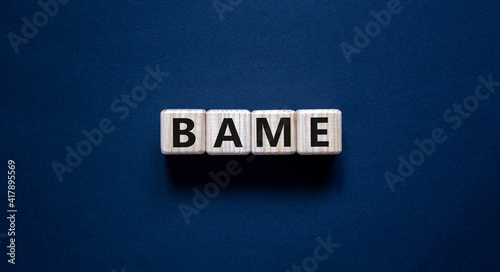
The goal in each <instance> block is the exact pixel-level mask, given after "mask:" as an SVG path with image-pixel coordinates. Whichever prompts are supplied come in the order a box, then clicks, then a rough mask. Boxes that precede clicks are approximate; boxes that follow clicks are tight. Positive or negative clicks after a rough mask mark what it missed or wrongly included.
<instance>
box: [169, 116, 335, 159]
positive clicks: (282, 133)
mask: <svg viewBox="0 0 500 272" xmlns="http://www.w3.org/2000/svg"><path fill="white" fill-rule="evenodd" d="M161 151H162V153H163V154H203V153H205V152H207V153H208V154H210V155H245V154H249V153H253V154H256V155H285V154H294V153H296V152H297V153H299V154H302V155H321V154H339V153H340V152H341V151H342V113H341V112H340V111H339V110H336V109H317V110H297V111H293V110H255V111H253V112H250V111H248V110H209V111H205V110H198V109H189V110H163V111H162V112H161Z"/></svg>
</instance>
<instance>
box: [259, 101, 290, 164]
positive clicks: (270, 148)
mask: <svg viewBox="0 0 500 272" xmlns="http://www.w3.org/2000/svg"><path fill="white" fill-rule="evenodd" d="M295 125H296V124H295V111H293V110H256V111H253V112H252V153H253V154H256V155H285V154H293V153H295V151H296V150H297V137H296V136H297V135H296V134H297V132H296V129H295Z"/></svg>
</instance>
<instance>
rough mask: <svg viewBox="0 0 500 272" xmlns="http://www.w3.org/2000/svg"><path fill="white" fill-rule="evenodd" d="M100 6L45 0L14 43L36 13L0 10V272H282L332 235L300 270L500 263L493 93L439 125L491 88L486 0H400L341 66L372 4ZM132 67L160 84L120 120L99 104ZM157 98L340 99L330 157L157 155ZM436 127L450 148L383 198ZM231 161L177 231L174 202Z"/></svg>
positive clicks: (490, 13)
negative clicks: (28, 30) (16, 41)
mask: <svg viewBox="0 0 500 272" xmlns="http://www.w3.org/2000/svg"><path fill="white" fill-rule="evenodd" d="M105 2H106V3H100V2H95V3H88V2H82V1H72V2H70V3H68V4H67V5H63V6H61V7H60V11H59V13H58V14H57V15H56V16H55V17H54V18H50V20H49V23H48V25H47V26H46V27H43V28H40V29H39V32H38V34H37V35H36V36H35V37H34V38H32V39H30V40H29V43H28V44H22V45H20V46H19V53H17V54H16V53H14V50H13V49H12V47H11V45H10V43H9V40H8V38H7V34H8V33H9V32H15V33H17V34H18V35H20V34H21V33H20V32H21V26H22V24H23V23H22V22H21V18H22V17H23V16H26V17H28V18H30V19H31V18H32V16H33V14H34V13H35V12H37V11H39V10H40V7H39V6H38V5H37V1H34V0H31V1H14V0H8V1H4V3H3V8H2V9H1V11H0V15H1V16H0V21H1V24H0V30H1V31H0V33H3V34H4V36H3V37H4V38H2V42H1V43H0V57H1V63H2V66H1V71H0V73H1V80H2V91H1V94H0V113H1V116H2V118H1V121H0V125H1V128H0V129H1V136H0V142H1V150H0V158H1V162H0V168H1V167H3V169H4V170H3V171H7V160H9V159H13V160H15V161H16V165H17V168H16V180H17V187H16V194H17V195H16V196H17V199H16V203H17V206H18V207H17V208H18V210H19V212H18V214H17V217H18V218H17V221H16V240H17V244H16V249H17V251H16V253H17V255H16V262H17V264H16V265H15V266H12V265H10V264H7V256H6V254H5V252H6V251H7V249H6V248H5V246H6V245H7V239H6V238H2V239H0V241H1V243H0V247H1V248H3V249H2V250H1V254H0V255H1V256H3V257H1V258H0V260H1V262H0V271H11V270H12V271H105V272H109V271H112V269H115V270H116V271H118V270H120V271H121V269H122V268H123V267H125V268H126V271H127V272H130V271H285V270H287V269H289V268H290V267H291V266H292V265H293V264H297V265H300V263H301V262H302V260H303V259H304V258H306V257H310V256H313V250H314V248H315V247H316V246H317V245H318V242H317V241H316V238H317V237H322V238H323V239H326V237H327V236H328V235H331V239H332V241H334V242H337V243H340V244H341V246H340V248H338V249H337V250H335V252H334V253H333V254H332V255H331V256H330V257H329V258H328V259H327V260H326V261H324V262H320V263H319V266H318V269H317V271H446V270H448V271H498V270H500V259H499V258H498V256H500V245H499V242H500V219H499V204H500V183H499V181H500V180H499V178H500V167H499V166H500V165H499V160H498V159H499V155H500V137H499V132H500V119H499V118H498V109H499V106H500V97H499V93H500V91H499V90H500V88H499V89H497V92H494V93H493V94H492V95H491V96H490V98H488V99H487V100H485V101H481V104H480V106H479V108H478V110H477V111H475V112H473V113H472V114H471V116H470V118H468V119H465V120H463V124H462V126H461V127H460V128H459V129H457V130H452V129H451V128H450V127H451V126H450V124H448V123H446V122H444V121H443V113H444V112H445V111H446V110H447V109H449V108H451V107H452V105H453V104H454V103H462V102H463V100H464V98H466V97H467V96H469V95H473V94H474V89H475V87H476V85H477V84H478V83H479V81H478V80H477V77H478V76H483V77H486V78H487V77H488V75H489V74H492V77H493V79H494V80H496V81H500V69H499V68H500V65H499V56H500V31H499V30H500V16H498V15H499V8H500V3H499V2H498V1H493V0H491V1H480V2H478V1H468V2H467V3H466V2H465V1H451V0H450V1H413V2H410V1H407V0H405V1H402V2H401V5H402V6H403V7H404V9H403V11H402V12H401V13H400V14H399V15H395V16H393V18H392V21H391V23H390V24H389V25H388V26H387V27H386V28H384V29H382V31H381V33H380V35H378V36H377V37H375V38H373V39H372V40H371V43H370V44H369V45H368V46H367V47H366V48H364V49H362V50H361V52H360V53H359V54H355V55H353V58H352V59H353V60H352V63H348V62H347V61H346V59H345V58H344V56H343V55H342V52H341V50H340V48H339V44H340V43H341V42H349V43H350V44H352V41H353V38H354V35H355V32H354V27H360V28H364V26H365V24H366V23H368V22H370V21H372V20H373V18H372V17H371V15H370V11H371V10H375V11H378V10H380V9H383V8H386V6H387V1H360V0H359V1H284V2H283V1H272V3H266V2H264V1H247V0H244V1H243V2H242V3H241V4H239V5H238V6H236V7H234V10H233V11H231V12H227V13H225V14H224V16H225V19H224V20H223V21H221V20H220V19H219V17H218V15H217V13H216V11H215V9H214V7H213V5H212V2H211V1H105ZM223 2H225V1H223ZM148 65H149V66H151V67H155V66H156V65H159V67H160V68H161V70H162V71H167V72H169V73H170V75H169V76H168V78H166V79H165V80H164V81H163V82H162V83H161V84H160V87H159V88H158V89H155V90H152V91H150V92H149V93H148V96H147V98H146V99H145V100H144V101H143V102H141V103H140V104H139V105H138V107H137V108H136V109H133V110H131V111H130V115H129V116H128V117H127V118H125V119H124V120H120V118H119V116H120V115H119V114H116V113H113V112H112V111H111V109H110V104H111V103H112V102H113V100H115V99H117V98H119V97H120V95H121V94H122V93H130V91H131V89H132V88H133V87H134V86H136V85H138V84H141V83H142V78H143V76H144V75H145V74H146V71H145V67H146V66H148ZM167 108H201V109H207V110H208V109H218V108H219V109H220V108H222V109H231V108H238V109H240V108H241V109H249V110H255V109H285V108H286V109H303V108H320V109H321V108H338V109H340V110H342V112H343V152H342V153H341V154H340V155H338V156H336V157H330V156H308V157H301V156H298V155H293V156H277V157H262V156H261V157H257V158H256V159H255V160H254V161H253V162H252V163H246V162H245V159H246V158H247V157H213V156H208V155H203V156H188V157H186V156H179V157H169V158H165V156H163V155H162V154H161V152H160V145H159V142H160V140H159V134H160V127H159V124H160V122H159V121H160V120H159V117H160V115H159V114H160V111H161V110H163V109H167ZM102 118H109V119H111V120H112V121H113V125H114V126H115V130H114V131H113V132H112V133H110V134H107V135H105V136H104V140H103V142H102V144H101V145H100V146H98V147H95V148H94V150H93V151H92V153H91V154H90V155H89V156H88V157H85V158H84V159H83V161H82V163H81V164H80V165H79V166H78V167H76V168H75V169H74V171H73V172H72V173H66V174H64V175H63V178H64V180H63V181H62V182H59V181H58V179H57V177H56V175H55V174H54V171H53V169H52V166H51V163H52V162H53V161H58V162H61V163H64V157H65V156H66V150H65V147H66V146H68V145H69V146H71V147H73V148H74V147H75V146H76V144H77V143H78V142H79V141H81V140H83V139H84V136H83V135H82V132H81V131H82V130H83V129H87V130H90V129H92V128H96V127H98V124H99V121H100V120H101V119H102ZM437 127H441V128H443V129H444V130H445V131H446V133H447V136H448V139H447V141H446V142H444V143H443V144H440V145H438V146H437V147H436V151H435V152H434V154H433V155H432V156H429V157H426V158H425V162H424V164H423V165H421V166H419V167H416V169H415V172H414V173H413V174H412V175H411V176H410V177H408V178H406V181H405V182H404V183H398V184H397V185H396V190H395V192H391V190H390V188H389V186H388V184H387V182H386V180H385V178H384V173H385V172H386V171H391V172H395V173H397V167H398V156H399V155H402V156H406V157H407V156H408V154H409V153H410V152H411V151H412V150H414V149H415V148H416V146H415V145H414V144H413V141H414V140H415V139H417V138H418V139H424V138H429V137H430V135H431V131H432V130H433V129H434V128H437ZM233 159H236V160H237V161H239V162H240V163H241V167H242V169H243V170H242V173H241V174H239V175H238V176H236V177H234V178H233V179H232V181H231V184H230V185H229V186H228V187H227V188H225V189H222V190H221V192H220V194H219V195H218V196H217V197H216V198H214V199H211V200H210V203H209V205H208V206H207V207H206V208H205V209H203V210H201V211H200V213H199V214H198V215H193V216H192V217H191V218H190V219H191V222H190V224H189V225H187V224H186V223H185V221H184V219H183V217H182V216H181V213H180V212H179V209H178V205H179V204H180V203H185V204H190V203H191V199H192V197H193V196H194V193H193V188H198V189H203V186H204V184H206V183H207V182H209V181H211V179H210V177H209V174H208V173H209V172H210V171H215V172H218V171H220V170H223V169H224V167H225V165H226V163H227V161H230V160H233ZM1 177H2V179H4V181H2V182H1V183H0V184H3V185H2V186H1V187H3V188H4V189H0V194H1V195H4V197H5V199H3V200H1V202H0V203H3V204H2V207H4V208H5V210H6V209H7V201H6V200H7V197H6V191H7V188H6V186H7V175H6V173H4V174H3V175H2V176H1ZM2 191H3V193H1V192H2ZM4 208H0V210H2V209H4ZM2 214H3V216H2V218H3V217H4V216H5V217H6V216H7V214H6V213H5V212H2ZM0 227H1V228H2V229H0V233H6V232H7V231H6V229H7V221H6V219H2V220H0Z"/></svg>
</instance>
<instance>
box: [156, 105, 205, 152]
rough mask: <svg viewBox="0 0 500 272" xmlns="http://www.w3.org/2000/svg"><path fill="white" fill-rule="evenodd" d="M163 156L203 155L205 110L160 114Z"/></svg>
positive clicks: (164, 112) (167, 111) (163, 112)
mask: <svg viewBox="0 0 500 272" xmlns="http://www.w3.org/2000/svg"><path fill="white" fill-rule="evenodd" d="M160 134H161V152H162V153H163V154H203V153H205V110H164V111H162V112H161V133H160Z"/></svg>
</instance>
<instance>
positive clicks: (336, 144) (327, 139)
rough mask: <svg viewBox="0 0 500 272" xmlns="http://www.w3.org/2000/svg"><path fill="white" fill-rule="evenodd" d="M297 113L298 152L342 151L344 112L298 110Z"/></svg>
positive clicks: (323, 152)
mask: <svg viewBox="0 0 500 272" xmlns="http://www.w3.org/2000/svg"><path fill="white" fill-rule="evenodd" d="M296 114H297V153H299V154H301V155H321V154H339V153H340V152H341V151H342V112H340V111H339V110H333V109H331V110H298V111H297V113H296Z"/></svg>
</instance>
